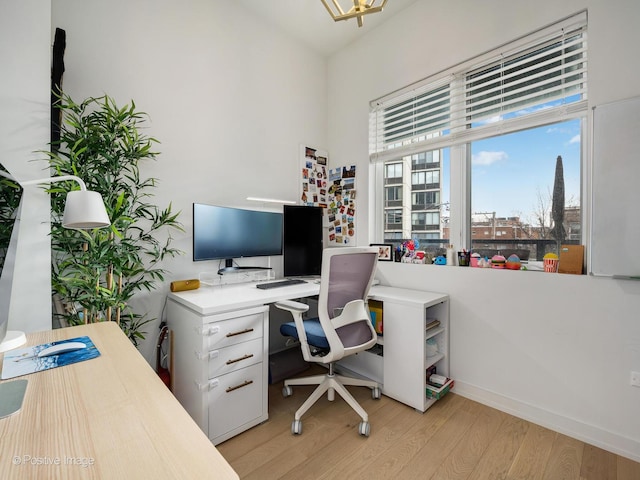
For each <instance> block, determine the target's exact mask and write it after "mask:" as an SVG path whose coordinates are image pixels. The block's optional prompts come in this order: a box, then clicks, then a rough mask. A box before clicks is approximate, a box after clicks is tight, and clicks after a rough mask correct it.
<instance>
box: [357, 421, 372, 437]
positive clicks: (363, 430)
mask: <svg viewBox="0 0 640 480" xmlns="http://www.w3.org/2000/svg"><path fill="white" fill-rule="evenodd" d="M358 433H359V434H360V435H362V436H363V437H368V436H369V433H371V425H370V424H369V422H360V425H358Z"/></svg>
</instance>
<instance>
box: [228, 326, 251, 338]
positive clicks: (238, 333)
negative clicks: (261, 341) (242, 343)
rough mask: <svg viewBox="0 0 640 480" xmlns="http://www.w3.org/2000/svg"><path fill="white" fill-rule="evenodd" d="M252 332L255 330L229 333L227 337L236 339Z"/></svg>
mask: <svg viewBox="0 0 640 480" xmlns="http://www.w3.org/2000/svg"><path fill="white" fill-rule="evenodd" d="M251 332H253V328H246V329H244V330H242V331H240V332H231V333H227V337H235V336H236V335H242V334H243V333H251Z"/></svg>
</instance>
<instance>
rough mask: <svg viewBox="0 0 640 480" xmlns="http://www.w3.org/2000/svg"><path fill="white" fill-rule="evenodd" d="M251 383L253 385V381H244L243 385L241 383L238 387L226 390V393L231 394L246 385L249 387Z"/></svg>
mask: <svg viewBox="0 0 640 480" xmlns="http://www.w3.org/2000/svg"><path fill="white" fill-rule="evenodd" d="M252 383H253V380H245V381H244V383H241V384H240V385H236V386H235V387H229V388H227V393H229V392H233V391H234V390H238V389H239V388H242V387H246V386H247V385H251V384H252Z"/></svg>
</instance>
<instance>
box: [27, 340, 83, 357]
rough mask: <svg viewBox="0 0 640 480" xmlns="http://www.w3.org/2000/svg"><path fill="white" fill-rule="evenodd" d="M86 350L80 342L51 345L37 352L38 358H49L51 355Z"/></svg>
mask: <svg viewBox="0 0 640 480" xmlns="http://www.w3.org/2000/svg"><path fill="white" fill-rule="evenodd" d="M83 348H87V346H86V345H85V344H84V343H82V342H65V343H58V344H57V345H51V346H50V347H47V348H45V349H43V350H40V351H39V352H38V357H40V358H42V357H50V356H51V355H60V354H61V353H66V352H73V351H75V350H81V349H83Z"/></svg>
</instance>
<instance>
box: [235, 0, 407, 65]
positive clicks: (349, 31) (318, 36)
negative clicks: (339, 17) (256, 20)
mask: <svg viewBox="0 0 640 480" xmlns="http://www.w3.org/2000/svg"><path fill="white" fill-rule="evenodd" d="M236 1H237V3H239V4H241V5H244V6H245V7H246V8H247V9H249V10H251V11H252V12H254V13H255V14H256V15H258V16H260V17H262V18H264V19H265V20H266V21H268V22H269V23H271V24H273V25H275V26H276V27H278V28H280V29H282V30H284V31H285V32H287V33H288V34H289V35H291V36H293V37H294V38H297V39H298V40H300V41H301V42H302V43H304V44H306V45H308V46H309V47H311V48H313V49H314V50H316V51H317V52H319V53H321V54H323V55H325V56H329V55H331V54H333V53H335V52H337V51H339V50H340V49H342V48H344V47H345V46H347V45H348V44H350V43H351V42H353V41H354V40H356V39H357V38H358V37H359V36H361V35H363V34H365V33H366V32H368V31H370V30H372V29H373V28H375V27H376V26H378V25H380V24H381V23H382V22H384V21H386V20H388V19H389V18H391V17H392V16H393V15H395V14H397V13H398V12H400V11H401V10H403V9H405V8H407V7H408V6H409V5H411V4H412V3H414V2H416V1H417V0H389V1H388V2H387V5H386V6H385V7H384V11H382V12H379V13H372V14H369V15H365V16H364V17H363V23H364V25H363V26H362V27H361V28H359V27H358V22H357V20H356V19H355V18H352V19H349V20H344V21H340V22H334V21H333V19H332V18H331V16H330V15H329V12H327V10H326V8H325V7H324V5H323V4H322V2H321V1H320V0H236ZM340 1H341V5H342V8H343V10H344V11H347V10H348V8H349V7H348V6H349V4H350V1H351V0H340Z"/></svg>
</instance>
